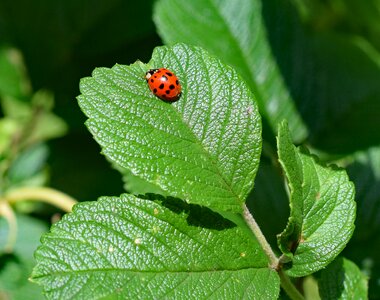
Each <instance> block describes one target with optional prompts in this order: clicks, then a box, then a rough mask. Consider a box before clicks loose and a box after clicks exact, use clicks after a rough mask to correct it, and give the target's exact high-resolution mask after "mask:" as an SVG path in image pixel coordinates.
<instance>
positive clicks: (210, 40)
mask: <svg viewBox="0 0 380 300" xmlns="http://www.w3.org/2000/svg"><path fill="white" fill-rule="evenodd" d="M213 2H214V1H203V0H195V1H191V2H187V3H183V1H181V0H163V1H158V2H157V5H156V9H155V15H154V19H155V21H156V24H157V29H158V31H159V33H160V35H161V36H162V37H163V39H164V40H165V41H166V42H167V43H173V42H185V43H189V44H195V45H200V46H202V47H203V48H205V49H206V50H208V51H210V52H212V53H214V54H216V55H217V56H218V57H220V58H221V59H223V60H224V61H225V62H226V63H228V64H230V65H232V66H234V67H235V68H236V70H237V71H238V72H239V73H240V74H241V75H242V76H243V78H244V79H245V80H246V81H247V83H248V84H249V86H250V87H251V89H252V91H253V92H254V94H255V96H256V98H257V102H258V105H259V107H260V111H261V114H263V117H264V118H266V120H267V121H268V123H269V124H270V125H271V127H272V130H273V132H275V131H276V130H277V124H278V123H279V122H281V121H282V120H283V119H287V120H289V122H290V127H291V130H292V132H293V133H294V135H295V136H296V140H297V141H300V140H302V139H304V138H305V136H306V134H307V128H306V126H305V124H304V123H303V121H302V119H301V116H300V115H299V113H298V112H297V110H296V107H295V105H294V101H293V100H292V97H291V94H290V92H289V90H287V88H286V86H285V84H284V80H283V78H282V76H281V71H280V69H279V68H278V66H277V65H276V61H275V59H274V57H273V55H272V53H271V50H270V43H269V41H268V39H267V30H266V28H265V20H264V18H263V16H262V14H261V9H262V7H261V6H262V5H261V3H260V1H245V0H237V1H216V2H215V3H213ZM204 15H207V18H204V17H202V16H204Z"/></svg>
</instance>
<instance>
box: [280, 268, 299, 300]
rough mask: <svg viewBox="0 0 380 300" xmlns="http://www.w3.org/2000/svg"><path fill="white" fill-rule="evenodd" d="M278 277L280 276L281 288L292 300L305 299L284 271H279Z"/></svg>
mask: <svg viewBox="0 0 380 300" xmlns="http://www.w3.org/2000/svg"><path fill="white" fill-rule="evenodd" d="M278 275H279V276H280V280H281V287H282V288H283V289H284V291H285V292H286V294H287V295H288V296H289V298H290V299H292V300H304V299H305V298H304V296H302V294H301V293H300V292H299V291H298V290H297V288H296V287H295V286H294V284H293V283H292V281H291V280H290V278H289V276H287V275H286V274H285V273H284V271H283V270H279V271H278Z"/></svg>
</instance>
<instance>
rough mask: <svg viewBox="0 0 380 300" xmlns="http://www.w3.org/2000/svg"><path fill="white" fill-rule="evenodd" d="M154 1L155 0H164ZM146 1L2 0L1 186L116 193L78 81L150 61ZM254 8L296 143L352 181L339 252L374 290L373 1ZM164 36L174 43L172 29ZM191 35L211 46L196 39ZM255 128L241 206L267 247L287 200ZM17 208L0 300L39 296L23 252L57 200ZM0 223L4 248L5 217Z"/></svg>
mask: <svg viewBox="0 0 380 300" xmlns="http://www.w3.org/2000/svg"><path fill="white" fill-rule="evenodd" d="M255 1H256V0H255ZM157 2H158V5H157V7H158V6H159V5H160V4H163V3H165V1H157ZM257 2H259V1H257ZM154 7H155V6H154V1H153V0H145V1H130V0H127V1H123V0H109V1H100V0H82V1H74V0H65V1H62V0H58V1H47V0H36V1H27V0H0V103H1V107H0V193H1V194H2V193H5V192H6V191H7V190H9V189H14V188H17V187H22V186H43V185H47V186H50V187H52V188H55V189H57V190H60V191H63V192H65V193H67V194H69V195H71V196H73V197H74V198H76V199H78V200H79V201H86V200H96V199H97V198H98V197H99V196H102V195H119V194H120V193H122V192H123V191H124V188H123V180H122V178H121V176H120V174H119V173H118V172H117V171H116V170H114V169H112V168H111V167H110V164H109V163H108V162H107V161H106V160H105V159H104V157H103V156H101V155H99V152H100V147H99V146H98V145H97V144H96V143H95V141H94V140H93V139H92V137H91V135H90V134H89V133H88V131H87V129H86V128H85V126H84V125H83V123H84V121H85V117H84V115H83V113H82V112H81V111H80V109H79V107H78V105H77V101H76V96H77V95H78V94H79V89H78V86H79V80H80V78H82V77H85V76H89V75H90V74H91V72H92V70H93V69H94V68H96V67H111V66H113V65H114V64H115V63H119V64H130V63H133V62H135V61H136V60H137V59H139V60H141V61H143V62H147V61H148V60H149V59H150V56H151V53H152V50H153V48H154V47H156V46H158V45H160V44H162V43H163V42H162V41H161V39H160V37H159V36H158V34H157V33H156V32H157V31H159V32H160V28H156V26H155V24H154V22H153V18H152V15H153V10H154ZM166 9H167V10H168V11H169V12H170V7H169V8H168V7H166ZM261 14H262V18H263V20H264V23H265V27H266V33H267V38H268V41H269V44H270V47H271V51H272V54H273V56H274V58H275V61H276V63H277V64H278V66H279V68H280V71H281V74H282V76H283V78H284V81H285V84H286V86H287V88H288V90H289V91H290V94H291V95H292V98H293V99H294V101H295V106H296V107H297V110H298V111H299V113H300V115H301V116H302V120H303V122H304V123H305V124H306V126H307V134H306V135H303V136H302V135H300V136H302V138H300V139H299V140H298V142H299V143H304V144H307V145H309V146H311V147H312V148H313V149H314V152H315V153H317V154H319V155H320V157H321V158H322V160H324V161H327V162H337V163H339V164H340V165H342V166H344V167H347V169H348V173H349V175H350V178H351V179H352V180H353V181H354V183H355V186H356V190H357V197H356V198H357V202H358V213H357V215H358V219H357V230H356V232H355V234H354V237H353V239H352V241H351V242H350V244H349V246H348V247H347V248H346V250H345V253H344V255H346V256H347V257H348V258H350V259H352V260H353V261H355V262H356V263H357V264H358V266H359V267H360V268H362V269H363V270H364V271H366V272H367V274H369V275H370V276H371V277H372V279H371V281H370V290H369V291H370V297H371V298H372V299H380V288H379V282H380V272H379V270H380V259H379V257H378V255H377V253H378V251H379V250H380V235H379V230H380V205H379V204H380V117H379V111H380V1H379V0H367V1H357V0H332V1H325V0H306V1H302V0H293V1H276V0H268V1H262V6H261ZM161 17H162V16H161ZM156 20H157V18H156ZM157 23H160V21H158V22H157ZM172 29H173V31H175V30H176V28H175V27H173V28H172ZM162 37H163V41H165V42H174V41H177V40H178V39H177V37H175V34H174V35H173V36H170V35H168V34H166V35H165V34H162ZM216 38H217V37H216ZM193 39H194V40H192V42H193V43H197V41H199V44H200V45H201V46H203V47H205V48H206V50H209V51H211V52H212V51H213V49H211V48H210V49H208V48H207V44H205V45H203V44H202V41H201V40H202V39H201V38H198V37H196V36H194V37H193ZM190 40H191V39H190ZM178 41H185V42H187V41H189V38H188V37H186V36H185V35H184V36H183V37H182V40H181V39H179V40H178ZM220 58H221V59H223V57H220ZM263 121H264V124H267V123H270V122H269V121H268V120H265V119H264V120H263ZM264 137H265V138H266V146H265V148H264V157H263V159H262V163H261V164H262V166H261V169H260V171H259V174H258V177H257V180H256V186H255V190H254V191H253V192H252V195H251V196H252V197H250V200H249V205H250V206H251V208H253V211H254V216H255V217H256V218H257V221H258V223H259V224H262V227H263V230H264V233H266V234H267V235H268V237H269V240H271V242H272V243H273V244H275V234H277V233H279V232H281V231H282V229H283V228H284V226H285V224H286V220H287V216H288V210H289V209H288V204H287V200H286V191H285V189H284V186H283V184H282V182H283V179H282V178H281V174H280V173H279V172H278V168H277V166H276V163H275V162H274V159H273V157H275V155H270V153H274V152H273V151H275V149H274V148H273V145H274V133H273V130H272V129H271V128H270V126H266V127H265V131H264ZM268 153H269V154H268ZM126 180H127V184H126V187H127V189H129V190H130V191H131V192H136V193H138V192H143V191H145V190H146V189H147V190H149V191H152V187H148V188H146V186H145V185H144V182H141V181H137V180H134V179H133V178H132V177H131V178H130V181H129V182H128V177H127V178H126ZM274 186H275V187H276V188H275V189H274V188H273V187H274ZM251 199H255V201H251ZM268 208H270V209H268ZM17 211H18V212H23V213H30V215H31V217H30V216H26V215H25V214H24V215H17V220H18V224H19V232H20V233H19V235H18V237H17V242H16V244H15V247H14V251H13V252H12V253H5V252H4V253H3V254H2V255H1V256H0V299H2V297H4V298H5V299H7V297H8V298H11V299H13V298H14V299H28V298H23V297H24V296H25V295H28V293H32V292H33V293H36V295H39V292H36V290H38V289H39V288H38V287H36V286H34V285H31V284H29V283H27V281H26V279H27V278H28V276H29V273H30V268H31V267H32V266H33V259H32V252H33V250H34V249H35V247H36V246H37V245H38V240H39V237H40V235H41V233H42V232H43V231H44V230H47V228H48V223H49V222H50V219H51V215H52V214H53V213H54V212H56V209H55V208H52V207H50V206H46V205H40V204H28V203H25V204H24V203H21V204H18V205H17ZM268 213H270V214H269V215H268ZM41 220H42V221H41ZM43 220H45V222H43ZM268 220H273V222H268ZM0 221H1V222H0V251H2V250H3V246H2V245H3V244H5V243H6V235H7V226H6V223H5V221H4V220H0ZM28 230H29V231H28ZM27 237H30V238H31V239H32V240H33V241H30V242H28V241H29V240H28V239H27ZM22 243H25V244H22ZM27 249H29V251H27ZM9 274H13V275H12V276H10V275H9ZM9 278H12V280H10V279H9ZM24 289H25V290H24ZM29 289H30V290H29ZM24 292H25V294H23V293H24ZM30 295H31V294H29V296H30ZM37 298H38V296H35V297H33V299H37ZM29 299H30V298H29Z"/></svg>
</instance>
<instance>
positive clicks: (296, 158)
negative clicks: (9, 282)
mask: <svg viewBox="0 0 380 300" xmlns="http://www.w3.org/2000/svg"><path fill="white" fill-rule="evenodd" d="M159 66H165V67H168V68H169V69H171V70H172V71H174V72H175V73H176V74H177V75H178V77H179V78H180V80H181V83H182V86H183V95H182V96H181V98H180V99H179V100H178V101H177V102H175V103H167V102H164V101H162V100H160V99H158V98H157V97H155V96H154V95H153V94H152V93H151V92H150V90H149V89H148V86H147V84H146V82H145V80H144V74H145V72H146V71H147V70H148V69H150V68H157V67H159ZM199 81H202V82H205V83H207V84H204V85H201V86H200V85H199V84H198V82H199ZM189 87H194V88H189ZM80 88H81V92H82V94H81V95H80V96H79V97H78V100H79V103H80V105H81V108H82V109H83V111H84V112H85V113H86V115H87V116H88V117H89V119H88V121H87V122H86V124H87V126H88V127H89V129H90V131H91V132H92V134H93V135H94V138H95V139H96V140H97V141H98V142H99V144H100V145H101V147H102V152H103V153H104V154H105V156H106V157H107V158H108V159H109V160H110V161H112V163H113V164H114V165H115V166H116V167H117V169H118V170H120V172H121V173H122V174H124V176H126V177H127V178H128V179H130V180H132V182H134V184H135V191H138V190H139V189H140V190H141V191H143V192H144V191H145V192H146V191H149V190H150V189H154V186H158V187H159V188H160V190H158V192H160V191H163V192H164V193H166V194H167V195H170V196H175V197H176V198H170V197H169V198H162V197H161V196H158V195H153V194H151V195H149V197H146V196H145V197H143V198H142V197H135V196H132V195H128V194H125V195H122V196H121V197H120V198H111V197H108V198H107V197H104V198H101V199H99V200H98V201H97V202H89V203H83V204H79V205H77V206H76V207H75V209H74V211H73V213H72V214H70V215H67V216H66V217H65V218H64V219H63V220H62V221H61V222H59V223H57V225H55V226H53V228H52V231H51V233H49V234H47V235H45V236H44V238H43V240H42V246H41V247H40V248H39V249H38V251H37V252H36V258H37V266H36V268H35V269H34V272H33V275H32V278H33V280H34V281H36V282H37V283H39V284H41V285H43V286H44V291H45V293H46V294H47V296H48V298H51V299H62V298H64V299H69V298H89V297H91V298H96V299H98V298H102V297H119V298H130V297H132V298H136V297H137V298H139V297H140V298H151V297H158V298H162V297H169V298H170V297H174V298H182V297H185V296H186V295H187V296H189V295H191V296H192V297H195V298H202V299H203V298H210V297H211V298H216V299H219V298H223V299H229V298H231V297H233V295H235V296H236V295H237V297H238V298H242V297H243V295H244V296H246V297H249V298H252V297H257V298H260V299H262V298H263V299H274V298H276V297H277V296H278V293H279V279H280V277H279V276H278V274H277V273H276V269H281V268H283V267H284V268H285V270H286V273H287V274H289V275H290V276H294V277H301V276H305V275H308V274H312V273H315V272H316V271H318V270H320V269H321V268H324V267H326V266H327V265H328V264H329V263H330V262H331V261H332V260H333V259H334V258H335V257H336V256H337V255H338V254H339V253H340V252H341V250H342V249H343V248H344V246H345V245H346V244H347V241H348V239H349V238H350V236H351V234H352V231H353V228H354V226H353V220H354V216H355V203H354V201H353V186H352V184H351V183H350V182H349V181H348V178H347V175H346V174H345V172H344V171H343V170H338V169H334V168H331V167H330V168H327V167H324V166H321V165H318V164H317V163H316V162H315V160H314V159H313V158H312V157H311V156H310V155H309V154H305V153H302V152H300V151H299V150H298V149H296V148H295V147H294V146H293V144H292V142H291V139H290V133H289V131H288V129H287V126H286V123H282V125H281V126H280V128H279V135H278V148H279V150H278V151H279V161H280V163H281V165H282V167H283V169H284V171H285V174H286V175H287V178H288V182H289V186H290V189H291V216H290V220H289V222H288V225H287V228H286V229H285V231H284V232H283V233H282V234H281V236H280V238H279V243H280V248H281V250H282V251H283V252H284V253H285V255H286V256H287V260H286V263H285V265H284V266H283V265H282V264H283V263H284V259H283V258H282V259H281V260H280V264H278V265H277V266H274V264H275V263H276V261H274V260H273V257H271V256H270V255H268V252H267V251H268V250H267V249H266V248H265V246H264V243H265V242H264V241H263V240H262V238H261V237H259V236H258V235H257V232H256V231H253V233H254V235H252V232H250V231H249V230H247V228H248V227H250V226H252V224H251V223H250V221H249V220H248V219H245V221H244V220H243V218H242V210H243V205H244V202H245V201H246V198H247V196H248V192H249V190H250V188H252V186H253V179H254V176H255V174H256V171H257V168H258V166H257V164H258V161H259V157H258V156H259V155H260V146H261V139H260V132H261V131H260V119H259V117H258V114H257V109H256V106H255V102H254V98H253V96H252V94H251V93H249V90H248V88H247V86H246V85H245V84H244V82H243V81H242V80H241V78H240V77H239V76H238V75H236V73H235V72H234V70H233V69H231V68H230V67H228V66H226V65H224V64H223V63H221V62H220V61H218V60H217V59H216V58H214V57H212V56H209V54H208V53H207V52H205V51H204V50H202V49H201V48H198V47H193V46H188V45H185V44H177V45H173V46H171V47H160V48H156V49H155V51H154V53H153V57H152V60H151V61H150V62H149V63H148V64H146V65H144V64H143V63H141V62H137V63H135V64H132V65H130V66H122V65H116V66H115V67H113V68H111V69H106V68H98V69H96V70H95V71H94V72H93V76H92V77H91V78H84V79H83V80H82V81H81V86H80ZM252 141H253V142H252ZM129 170H130V171H129ZM131 173H132V174H133V176H138V177H137V178H139V179H138V181H136V179H133V178H132V177H131V176H132V175H131ZM264 174H265V173H264ZM144 180H145V181H148V182H149V185H147V186H145V190H144V184H143V182H144ZM189 183H191V184H189ZM206 196H208V197H206ZM221 196H222V197H223V200H222V199H221V198H220V197H221ZM185 202H188V203H190V204H185ZM198 205H200V206H198ZM209 209H211V210H212V211H214V212H212V211H211V210H209ZM231 213H232V214H231ZM224 217H227V218H229V219H230V220H227V219H225V218H224ZM231 220H232V221H231ZM244 222H247V224H245V223H244ZM250 228H251V227H250ZM179 245H181V246H179ZM289 245H290V246H289ZM74 249H75V250H74ZM248 249H249V252H247V251H248ZM57 253H59V255H57ZM277 263H278V262H277ZM270 265H271V266H273V267H269V266H270ZM231 271H232V273H231ZM283 276H284V275H283ZM99 282H102V285H99ZM195 283H196V284H197V286H201V287H202V288H200V289H194V284H195ZM237 283H238V284H237ZM147 284H148V287H149V288H146V286H147ZM283 284H284V283H283ZM285 285H286V284H285ZM284 289H285V290H288V287H284ZM94 291H96V292H94ZM239 295H240V296H239Z"/></svg>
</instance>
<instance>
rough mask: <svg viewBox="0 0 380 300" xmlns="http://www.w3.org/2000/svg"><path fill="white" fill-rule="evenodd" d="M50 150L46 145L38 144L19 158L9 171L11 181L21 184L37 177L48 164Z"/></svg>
mask: <svg viewBox="0 0 380 300" xmlns="http://www.w3.org/2000/svg"><path fill="white" fill-rule="evenodd" d="M48 154H49V149H48V147H47V146H46V145H45V144H36V145H33V146H31V147H29V148H28V149H26V150H25V151H23V152H22V153H20V155H19V156H17V158H16V160H15V161H14V162H13V164H12V165H11V167H10V169H9V173H8V176H9V179H10V180H11V181H12V182H13V183H19V182H20V181H23V180H26V179H28V178H30V177H32V176H33V175H36V174H37V173H38V172H39V171H41V169H42V168H43V166H44V165H45V163H46V159H47V156H48Z"/></svg>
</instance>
